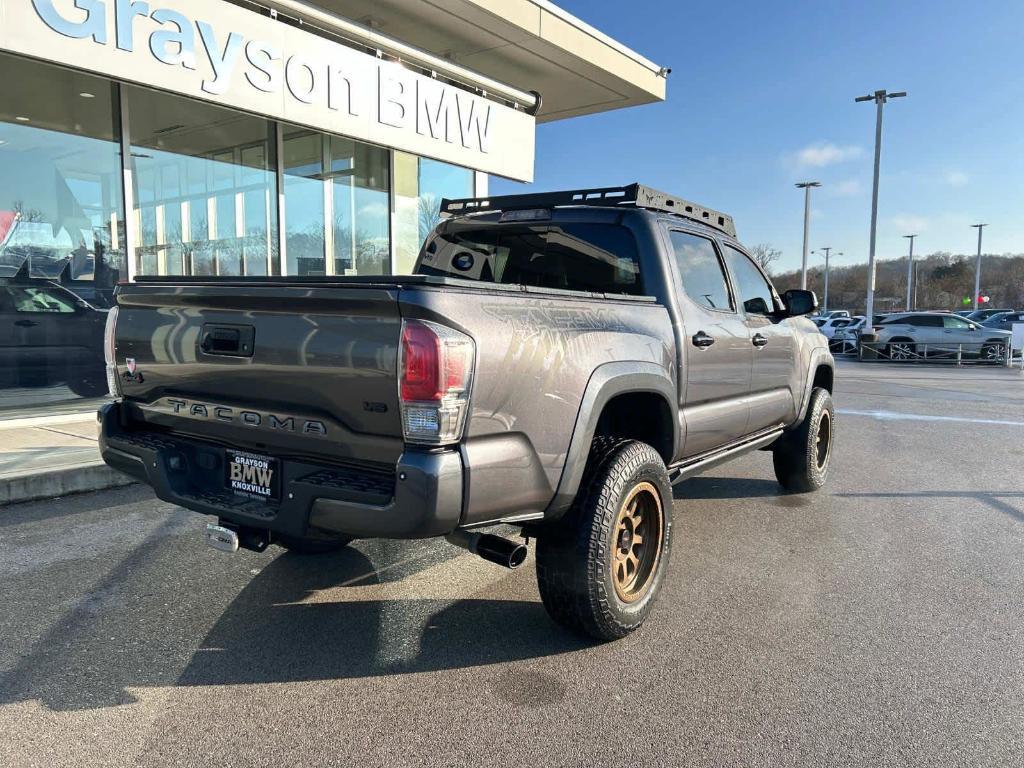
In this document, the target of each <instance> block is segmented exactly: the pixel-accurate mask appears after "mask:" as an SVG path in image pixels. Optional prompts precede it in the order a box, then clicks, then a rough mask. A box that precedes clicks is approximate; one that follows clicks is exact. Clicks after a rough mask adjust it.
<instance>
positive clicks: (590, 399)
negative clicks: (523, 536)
mask: <svg viewBox="0 0 1024 768" xmlns="http://www.w3.org/2000/svg"><path fill="white" fill-rule="evenodd" d="M633 393H654V394H657V395H660V396H661V397H662V398H663V399H664V400H665V403H666V405H668V408H669V413H671V414H672V425H671V426H672V453H673V456H674V455H675V454H676V453H677V452H678V450H679V442H680V436H679V418H678V413H679V405H678V397H679V393H678V390H677V389H676V384H675V382H674V381H672V379H671V378H669V376H668V374H667V373H666V372H665V369H664V368H662V367H659V366H658V365H656V364H654V363H650V362H635V361H617V362H612V363H605V364H603V365H600V366H598V367H597V368H596V369H595V370H594V372H593V373H592V374H591V376H590V380H589V381H588V382H587V387H586V389H585V390H584V392H583V398H582V400H581V401H580V408H579V411H578V413H577V414H576V424H575V426H574V427H573V431H572V438H571V439H570V441H569V448H568V451H567V452H566V456H565V464H564V466H563V467H562V476H561V478H560V479H559V481H558V487H557V488H556V489H555V496H554V498H553V499H552V500H551V503H550V504H548V507H547V510H546V511H545V513H544V517H545V519H552V520H557V519H558V518H560V517H561V516H562V515H563V514H564V513H565V511H566V510H567V509H568V508H569V507H570V506H571V505H572V502H573V499H574V498H576V492H577V491H578V490H579V487H580V482H581V481H582V479H583V471H584V470H585V469H586V466H587V458H588V457H589V455H590V445H591V443H592V442H593V441H594V433H595V432H596V430H597V422H598V420H599V419H600V417H601V413H602V411H604V407H605V406H606V405H607V404H608V403H609V402H610V401H611V399H612V398H614V397H616V396H617V395H624V394H633ZM670 458H671V457H670ZM666 463H668V462H666Z"/></svg>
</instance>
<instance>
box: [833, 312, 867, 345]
mask: <svg viewBox="0 0 1024 768" xmlns="http://www.w3.org/2000/svg"><path fill="white" fill-rule="evenodd" d="M863 330H864V316H863V315H854V316H853V317H852V318H850V323H849V324H848V325H844V326H840V327H839V328H836V329H835V331H834V332H833V334H832V338H831V339H830V340H829V345H828V346H829V349H830V350H832V351H833V352H838V353H840V354H846V353H848V352H856V351H857V340H858V338H859V337H860V334H861V332H862V331H863Z"/></svg>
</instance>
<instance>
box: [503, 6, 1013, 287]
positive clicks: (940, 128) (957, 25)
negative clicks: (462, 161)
mask: <svg viewBox="0 0 1024 768" xmlns="http://www.w3.org/2000/svg"><path fill="white" fill-rule="evenodd" d="M558 4H559V5H561V6H562V7H563V8H565V9H566V10H568V11H569V12H570V13H573V14H575V15H576V16H578V17H580V18H581V19H583V20H585V21H587V22H588V23H590V24H592V25H593V26H595V27H597V28H598V29H600V30H602V31H603V32H606V33H607V34H609V35H611V36H612V37H614V38H616V39H618V40H620V41H621V42H623V43H624V44H626V45H628V46H629V47H631V48H633V49H634V50H636V51H638V52H639V53H641V54H643V55H644V56H646V57H647V58H649V59H651V60H652V61H654V62H655V63H657V64H660V65H662V66H667V67H672V69H673V73H672V74H671V75H670V76H669V82H668V100H667V101H666V102H665V103H662V104H655V105H649V106H644V107H638V108H633V109H626V110H619V111H615V112H607V113H603V114H599V115H593V116H589V117H584V118H574V119H571V120H565V121H561V122H557V123H551V124H547V125H541V126H539V127H538V133H537V164H536V181H535V183H534V184H533V185H531V186H530V188H531V189H537V190H543V189H554V188H566V187H579V186H599V185H612V184H618V183H627V182H631V181H642V182H645V183H648V184H650V185H652V186H655V187H658V188H661V189H664V190H665V191H668V192H673V193H675V194H678V195H680V196H682V197H686V198H689V199H692V200H695V201H697V202H700V203H704V204H705V205H709V206H711V207H714V208H718V209H720V210H723V211H725V212H727V213H731V214H732V215H733V216H734V217H735V218H736V225H737V229H738V232H739V236H740V239H741V240H742V241H743V242H745V243H747V244H748V245H754V244H755V243H759V242H767V243H771V244H772V245H774V246H775V247H777V248H780V249H781V250H782V251H783V260H782V262H780V265H779V267H780V268H781V269H789V268H796V267H797V266H798V265H799V261H800V251H801V247H802V236H803V235H802V224H803V219H802V217H803V193H802V192H800V191H798V190H796V189H795V188H794V187H793V183H794V182H795V181H798V180H802V179H805V178H808V179H816V180H819V181H821V182H822V184H823V185H824V186H823V187H822V188H821V189H819V190H815V192H814V193H813V194H814V196H813V198H812V205H813V215H812V222H811V248H814V249H817V248H819V247H821V246H832V247H833V248H834V249H835V250H836V251H842V252H843V253H844V254H845V255H844V256H843V257H841V258H839V259H837V261H836V263H840V264H852V263H858V262H863V261H866V260H867V251H868V230H869V222H870V215H871V166H872V152H873V142H874V122H875V108H874V104H872V103H868V104H855V103H854V101H853V98H854V97H855V96H859V95H862V94H867V93H870V92H872V91H874V90H875V89H879V88H886V89H888V90H890V91H898V90H905V91H908V92H909V96H908V97H907V98H905V99H897V100H895V101H891V102H889V104H888V105H887V106H886V110H885V127H884V132H885V133H884V137H883V147H882V177H881V192H880V202H879V230H878V255H879V258H894V257H898V256H903V255H905V254H906V245H907V241H906V240H904V239H903V238H902V237H901V236H902V235H904V234H909V233H911V232H913V233H917V234H919V235H920V237H919V238H918V241H917V245H916V246H915V253H932V252H934V251H940V250H945V251H952V252H954V253H973V252H974V251H975V248H976V245H977V242H976V237H977V235H976V230H973V229H971V228H970V226H969V225H970V224H971V223H974V222H977V221H984V222H987V223H988V224H989V225H990V226H989V227H988V228H987V229H986V230H985V241H984V250H985V252H986V253H1004V252H1024V37H1022V33H1024V2H1020V0H1016V2H1004V1H1002V0H999V1H994V2H986V1H984V0H982V2H976V3H964V2H957V3H954V2H947V1H946V0H931V1H930V2H875V1H874V0H872V1H869V2H863V1H858V2H856V3H838V2H835V3H833V2H807V1H806V0H802V1H801V2H783V1H782V0H780V2H738V1H731V2H730V1H728V0H727V1H724V2H716V3H691V2H685V1H684V0H639V2H633V3H623V2H621V0H558ZM524 189H525V188H524V186H523V185H521V184H516V183H513V182H508V181H504V180H498V179H493V180H492V182H491V191H492V193H501V192H509V191H513V190H519V191H522V190H524ZM815 258H816V257H815V256H812V257H811V259H812V263H814V261H813V260H814V259H815Z"/></svg>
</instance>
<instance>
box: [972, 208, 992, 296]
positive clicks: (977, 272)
mask: <svg viewBox="0 0 1024 768" xmlns="http://www.w3.org/2000/svg"><path fill="white" fill-rule="evenodd" d="M971 226H972V227H974V228H975V229H977V230H978V261H977V263H976V264H975V265H974V308H975V309H977V308H978V294H979V293H981V230H983V229H984V228H985V227H987V226H988V224H971Z"/></svg>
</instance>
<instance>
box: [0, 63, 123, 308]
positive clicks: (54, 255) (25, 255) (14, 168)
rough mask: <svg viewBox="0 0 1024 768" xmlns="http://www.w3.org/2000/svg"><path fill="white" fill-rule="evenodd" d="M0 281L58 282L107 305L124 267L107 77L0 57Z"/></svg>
mask: <svg viewBox="0 0 1024 768" xmlns="http://www.w3.org/2000/svg"><path fill="white" fill-rule="evenodd" d="M0 71H3V73H4V97H3V99H0V277H4V276H8V277H9V276H12V275H14V274H17V273H19V271H20V272H21V274H23V275H26V276H32V277H45V278H49V279H52V280H56V281H58V282H60V283H61V284H64V285H66V286H68V287H69V288H71V289H72V290H76V291H78V292H79V293H80V295H81V296H82V297H83V298H85V299H87V300H88V301H90V302H92V303H94V304H95V305H98V306H101V307H103V306H109V304H110V301H111V297H112V293H113V286H114V284H115V283H116V282H117V280H118V277H119V276H121V275H122V274H123V272H124V252H123V243H124V222H123V221H122V220H121V210H122V205H121V156H120V143H119V142H120V136H119V131H118V125H117V120H116V119H115V114H116V111H117V99H116V92H115V90H114V88H113V87H112V86H111V84H110V83H109V82H106V81H104V80H101V79H99V78H95V77H89V76H87V75H80V74H76V73H72V72H69V71H67V70H62V69H58V68H56V67H51V66H47V65H45V64H38V63H35V62H30V61H27V60H25V59H19V58H15V57H11V56H6V55H2V54H0Z"/></svg>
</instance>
